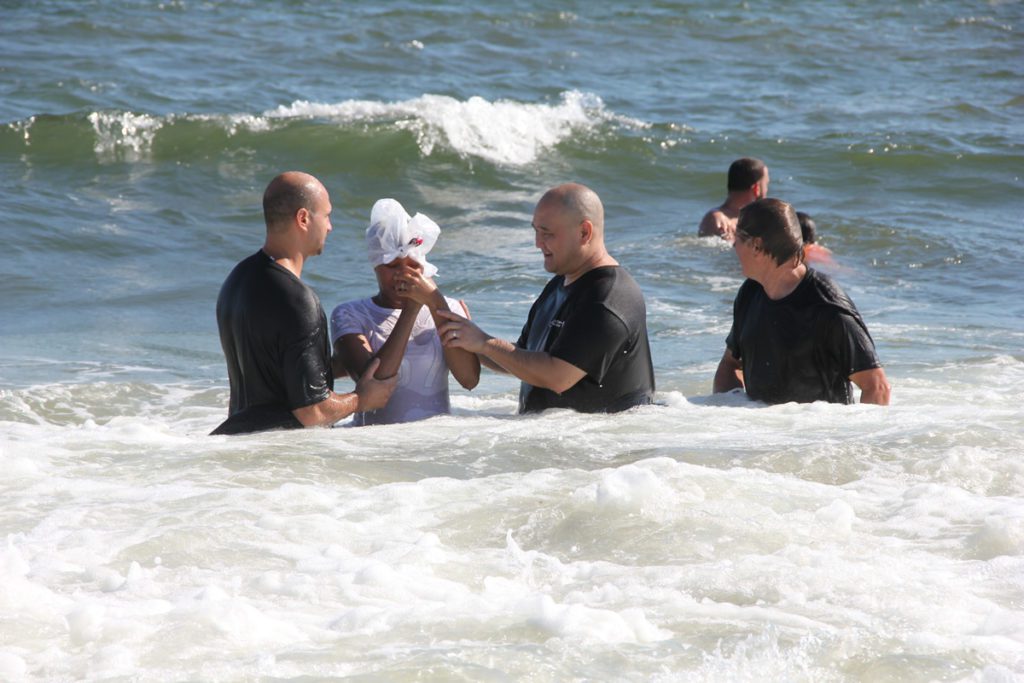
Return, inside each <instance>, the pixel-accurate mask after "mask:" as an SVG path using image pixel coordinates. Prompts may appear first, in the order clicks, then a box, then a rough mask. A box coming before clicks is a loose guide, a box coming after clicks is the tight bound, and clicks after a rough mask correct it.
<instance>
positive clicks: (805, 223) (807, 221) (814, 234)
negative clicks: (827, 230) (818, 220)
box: [796, 211, 818, 244]
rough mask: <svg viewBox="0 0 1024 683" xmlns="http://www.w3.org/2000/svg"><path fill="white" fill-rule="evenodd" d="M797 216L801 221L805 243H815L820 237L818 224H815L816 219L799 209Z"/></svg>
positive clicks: (801, 231)
mask: <svg viewBox="0 0 1024 683" xmlns="http://www.w3.org/2000/svg"><path fill="white" fill-rule="evenodd" d="M796 218H797V220H798V221H800V234H802V235H803V237H804V244H814V242H815V240H817V239H818V226H816V225H815V224H814V219H813V218H811V217H810V216H808V215H807V214H806V213H804V212H803V211H797V212H796Z"/></svg>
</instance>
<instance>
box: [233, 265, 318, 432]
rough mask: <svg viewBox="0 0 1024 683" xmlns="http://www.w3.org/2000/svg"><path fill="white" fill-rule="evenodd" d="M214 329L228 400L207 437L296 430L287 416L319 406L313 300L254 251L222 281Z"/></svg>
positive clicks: (308, 292)
mask: <svg viewBox="0 0 1024 683" xmlns="http://www.w3.org/2000/svg"><path fill="white" fill-rule="evenodd" d="M217 328H218V330H219V331H220V343H221V346H222V347H223V349H224V357H225V358H226V359H227V365H228V380H229V382H230V384H231V401H230V406H229V408H228V419H227V420H226V421H225V422H224V423H223V424H221V425H220V426H219V427H217V429H215V430H214V432H213V433H214V434H240V433H245V432H255V431H262V430H266V429H294V428H299V427H301V426H302V423H300V422H299V421H298V420H297V419H296V418H295V416H294V415H293V414H292V412H291V411H292V410H294V409H296V408H302V407H305V406H309V405H313V404H315V403H319V402H320V401H322V400H324V399H326V398H327V397H328V396H329V395H330V393H331V391H332V389H333V388H334V376H333V373H332V372H331V346H330V341H329V340H328V334H327V317H326V316H325V315H324V311H323V308H322V307H321V306H320V299H319V298H318V297H317V295H316V292H314V291H313V290H312V289H311V288H310V287H309V286H307V285H306V284H305V283H303V282H302V280H300V279H299V278H297V277H295V275H294V274H293V273H292V272H291V271H289V270H288V269H287V268H284V267H282V266H280V265H278V264H277V263H274V261H273V259H271V258H270V257H269V256H267V255H266V254H265V253H263V251H262V250H261V251H258V252H256V253H255V254H253V255H252V256H250V257H249V258H247V259H245V260H244V261H242V262H241V263H239V264H238V265H237V266H235V269H234V270H232V271H231V274H230V275H228V277H227V279H226V280H225V281H224V285H223V286H222V287H221V289H220V296H218V297H217Z"/></svg>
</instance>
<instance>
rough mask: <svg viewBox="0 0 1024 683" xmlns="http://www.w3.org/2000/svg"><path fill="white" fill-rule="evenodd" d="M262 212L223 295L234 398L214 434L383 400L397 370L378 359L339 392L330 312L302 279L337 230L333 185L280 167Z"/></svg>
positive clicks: (330, 414) (307, 421) (279, 425)
mask: <svg viewBox="0 0 1024 683" xmlns="http://www.w3.org/2000/svg"><path fill="white" fill-rule="evenodd" d="M263 217H264V222H265V223H266V228H267V233H266V241H265V242H264V243H263V248H262V249H260V250H259V251H257V252H256V253H255V254H253V255H252V256H249V257H248V258H246V259H244V260H243V261H242V262H241V263H239V264H238V265H237V266H235V268H234V270H232V271H231V274H230V275H228V277H227V279H226V280H225V281H224V284H223V286H222V287H221V290H220V295H219V296H218V297H217V327H218V330H219V332H220V342H221V346H222V347H223V349H224V356H225V358H226V360H227V367H228V381H229V383H230V385H231V398H230V404H229V406H228V419H227V420H225V421H224V422H223V423H222V424H221V425H220V426H219V427H217V428H216V429H215V430H214V431H213V433H214V434H242V433H246V432H258V431H264V430H268V429H297V428H301V427H314V426H329V425H331V424H333V423H335V422H337V421H338V420H341V419H343V418H346V417H348V416H349V415H351V414H352V413H354V412H356V411H366V410H373V409H375V408H380V407H382V406H384V405H385V404H387V402H388V399H389V398H390V397H391V392H393V391H394V390H395V384H396V382H397V379H396V378H394V377H392V378H390V379H387V380H378V379H375V378H374V376H373V375H374V372H375V371H376V369H377V365H378V364H379V361H378V360H374V361H373V363H372V364H371V365H370V367H369V368H367V372H366V374H365V375H363V377H361V378H360V379H359V383H358V384H357V385H356V389H355V391H354V392H352V393H347V394H336V393H334V373H332V372H331V345H330V341H329V340H328V337H327V316H325V315H324V311H323V308H321V306H320V299H319V298H318V297H317V295H316V292H314V291H313V289H312V288H311V287H309V285H307V284H306V283H304V282H303V281H302V280H301V279H300V278H301V276H302V267H303V265H304V264H305V262H306V259H308V258H310V257H312V256H316V255H319V254H320V253H322V252H323V249H324V242H325V241H326V239H327V235H328V233H330V232H331V198H330V196H329V195H328V194H327V189H326V188H324V186H323V184H322V183H321V182H320V181H319V180H317V179H316V178H314V177H313V176H311V175H309V174H308V173H299V172H295V171H291V172H288V173H282V174H281V175H279V176H277V177H276V178H274V179H273V180H271V181H270V184H269V185H268V186H267V189H266V191H265V192H264V193H263Z"/></svg>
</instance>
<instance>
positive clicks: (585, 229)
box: [580, 218, 594, 244]
mask: <svg viewBox="0 0 1024 683" xmlns="http://www.w3.org/2000/svg"><path fill="white" fill-rule="evenodd" d="M593 238H594V224H593V223H591V222H590V219H589V218H587V219H584V220H583V222H581V223H580V244H589V243H590V240H592V239H593Z"/></svg>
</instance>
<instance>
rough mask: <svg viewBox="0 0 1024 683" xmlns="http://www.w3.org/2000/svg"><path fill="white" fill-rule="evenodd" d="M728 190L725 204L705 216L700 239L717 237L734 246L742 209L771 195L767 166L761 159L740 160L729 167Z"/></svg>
mask: <svg viewBox="0 0 1024 683" xmlns="http://www.w3.org/2000/svg"><path fill="white" fill-rule="evenodd" d="M727 189H728V191H729V194H728V196H726V198H725V201H724V202H722V205H721V206H719V207H717V208H714V209H711V210H710V211H708V212H707V213H706V214H704V218H703V219H702V220H701V222H700V226H699V227H698V228H697V236H698V237H714V236H718V237H721V238H722V239H723V240H725V241H726V242H728V243H729V244H732V242H733V240H734V239H735V235H736V220H737V219H738V218H739V216H740V209H742V208H743V207H744V206H746V205H747V204H749V203H750V202H752V201H754V200H756V199H761V198H762V197H766V196H768V167H767V166H765V164H764V162H763V161H761V160H760V159H752V158H749V157H744V158H742V159H737V160H736V161H734V162H732V164H731V165H730V166H729V177H728V181H727Z"/></svg>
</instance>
